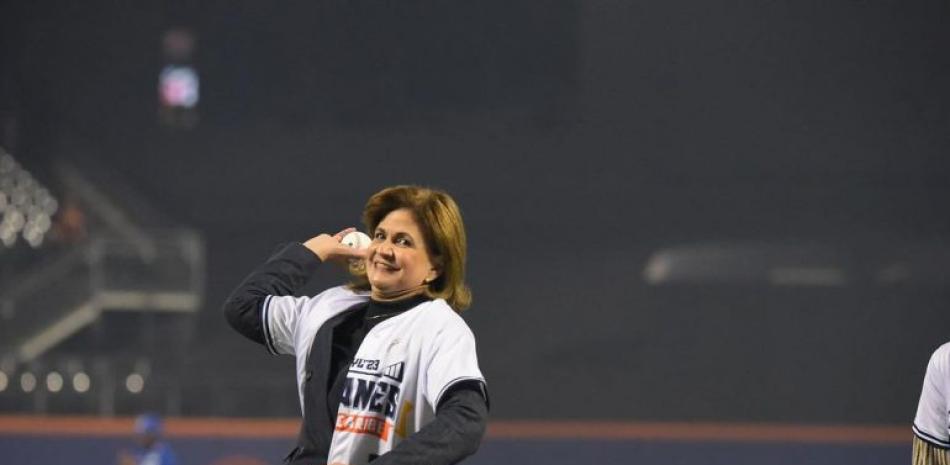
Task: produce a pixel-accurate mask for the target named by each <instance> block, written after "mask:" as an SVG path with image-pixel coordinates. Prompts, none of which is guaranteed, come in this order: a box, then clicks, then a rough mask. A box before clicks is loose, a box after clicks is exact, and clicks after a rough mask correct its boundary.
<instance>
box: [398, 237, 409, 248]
mask: <svg viewBox="0 0 950 465" xmlns="http://www.w3.org/2000/svg"><path fill="white" fill-rule="evenodd" d="M396 243H397V244H399V245H407V246H408V245H411V244H412V242H410V241H409V239H407V238H405V237H400V238H399V239H396Z"/></svg>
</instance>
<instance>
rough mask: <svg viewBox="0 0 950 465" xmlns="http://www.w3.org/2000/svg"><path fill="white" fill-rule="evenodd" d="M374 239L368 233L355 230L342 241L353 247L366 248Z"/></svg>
mask: <svg viewBox="0 0 950 465" xmlns="http://www.w3.org/2000/svg"><path fill="white" fill-rule="evenodd" d="M372 241H373V240H372V239H370V238H369V236H367V235H366V234H363V233H361V232H359V231H353V232H351V233H349V234H347V235H345V236H343V239H342V240H340V243H341V244H343V245H345V246H347V247H353V248H355V249H365V248H367V247H369V243H370V242H372Z"/></svg>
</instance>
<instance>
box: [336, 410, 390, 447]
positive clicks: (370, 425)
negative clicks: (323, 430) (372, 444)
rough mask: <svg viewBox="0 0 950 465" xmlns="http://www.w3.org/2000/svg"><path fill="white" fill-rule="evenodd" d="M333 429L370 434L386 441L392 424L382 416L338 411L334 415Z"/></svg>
mask: <svg viewBox="0 0 950 465" xmlns="http://www.w3.org/2000/svg"><path fill="white" fill-rule="evenodd" d="M335 429H336V430H337V431H344V432H347V433H356V434H370V435H373V436H376V437H378V438H380V439H382V440H383V441H386V440H388V439H389V432H390V431H392V429H393V424H392V422H389V421H386V419H384V418H379V417H374V416H369V415H353V414H348V413H340V414H338V415H337V416H336V428H335Z"/></svg>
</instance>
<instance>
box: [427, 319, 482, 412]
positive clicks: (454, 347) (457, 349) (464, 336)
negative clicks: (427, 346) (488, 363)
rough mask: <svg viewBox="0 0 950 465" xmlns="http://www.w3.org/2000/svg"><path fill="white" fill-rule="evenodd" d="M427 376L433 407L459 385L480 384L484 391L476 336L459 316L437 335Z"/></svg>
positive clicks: (429, 396) (430, 356) (428, 392)
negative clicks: (462, 383)
mask: <svg viewBox="0 0 950 465" xmlns="http://www.w3.org/2000/svg"><path fill="white" fill-rule="evenodd" d="M425 375H426V381H425V394H426V398H427V399H429V402H430V403H431V405H432V407H433V408H435V407H437V406H438V405H439V401H440V400H441V399H442V396H443V395H444V394H445V392H446V391H447V390H448V389H449V388H451V387H452V386H453V385H455V384H456V383H459V382H462V381H478V382H479V383H480V384H481V385H482V386H483V388H484V384H485V377H484V376H482V372H481V370H479V368H478V356H477V354H476V351H475V335H474V334H472V331H471V330H470V329H469V328H468V326H467V325H465V323H464V322H463V321H462V320H461V318H458V317H456V318H455V320H453V321H451V322H450V324H447V325H446V326H445V327H444V328H443V329H442V330H441V331H439V332H438V334H436V336H435V338H434V343H433V347H432V349H431V351H430V352H429V361H428V365H427V368H426V373H425ZM483 395H484V389H483ZM486 400H487V399H486Z"/></svg>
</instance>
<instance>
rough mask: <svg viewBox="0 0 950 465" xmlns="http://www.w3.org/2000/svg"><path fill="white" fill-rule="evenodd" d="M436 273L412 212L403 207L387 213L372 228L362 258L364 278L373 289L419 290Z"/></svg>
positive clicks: (386, 292)
mask: <svg viewBox="0 0 950 465" xmlns="http://www.w3.org/2000/svg"><path fill="white" fill-rule="evenodd" d="M437 276H438V272H437V271H436V270H435V267H434V266H433V265H432V260H431V258H430V257H429V252H428V251H427V250H426V245H425V240H424V239H423V236H422V230H421V229H420V228H419V224H418V223H416V220H415V218H413V215H412V212H410V211H409V210H408V209H405V208H400V209H398V210H393V211H391V212H389V214H388V215H386V216H385V217H384V218H383V220H382V221H380V222H379V225H377V226H376V231H373V243H372V244H371V245H370V246H369V256H368V257H367V258H366V277H367V278H369V284H370V286H371V287H372V289H373V291H376V292H382V293H384V294H392V293H398V292H401V291H408V290H410V289H413V288H416V289H419V290H421V289H423V288H424V284H425V283H426V282H431V281H432V280H434V279H435V278H436V277H437Z"/></svg>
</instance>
